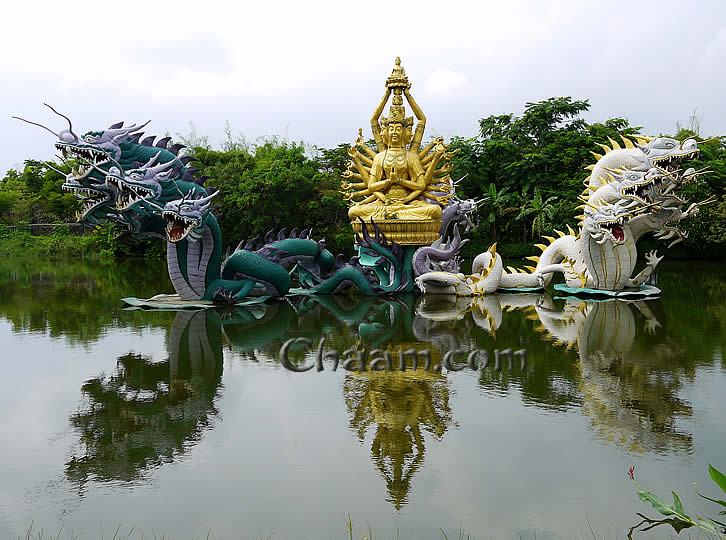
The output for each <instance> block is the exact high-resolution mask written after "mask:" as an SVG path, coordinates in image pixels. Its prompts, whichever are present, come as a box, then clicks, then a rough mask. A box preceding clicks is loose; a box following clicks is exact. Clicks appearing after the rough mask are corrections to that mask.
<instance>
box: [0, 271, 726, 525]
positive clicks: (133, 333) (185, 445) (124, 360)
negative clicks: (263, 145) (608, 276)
mask: <svg viewBox="0 0 726 540" xmlns="http://www.w3.org/2000/svg"><path fill="white" fill-rule="evenodd" d="M164 274H165V271H164V267H163V265H162V264H150V263H148V262H145V261H129V262H125V263H117V264H115V265H108V266H106V265H98V264H91V263H71V262H62V263H50V262H45V261H38V260H14V261H12V260H2V261H0V351H1V352H0V358H1V360H0V410H2V424H0V425H1V426H2V429H0V449H1V450H0V452H1V454H0V455H1V457H2V459H1V460H0V538H17V537H18V536H24V534H25V531H26V530H27V528H28V526H29V524H30V523H31V521H32V522H33V523H34V525H33V527H34V529H35V530H40V529H44V530H45V531H46V532H57V531H58V530H59V528H60V527H61V525H62V526H63V531H64V534H71V533H72V534H75V535H77V536H80V537H84V538H96V537H100V536H101V534H102V533H103V534H104V536H108V537H109V538H110V537H111V536H113V533H114V531H115V530H116V527H117V526H118V525H119V524H121V525H122V526H123V529H122V533H121V534H123V535H126V533H127V532H128V531H129V530H130V529H131V527H135V530H136V531H139V530H143V531H144V532H145V534H146V537H152V535H153V534H156V535H157V536H160V535H161V534H166V536H167V538H168V537H171V538H194V537H196V538H199V537H201V538H204V537H206V536H207V533H208V531H209V530H212V531H213V533H214V536H215V537H216V538H259V537H264V538H267V537H269V536H272V538H314V539H323V538H343V537H347V536H346V535H347V532H346V524H345V522H346V520H347V516H348V515H349V514H350V516H351V519H352V522H353V525H354V527H355V537H356V538H360V537H361V535H362V534H364V533H366V534H367V528H368V525H370V528H371V530H372V531H373V533H374V538H396V537H397V535H398V537H400V538H417V539H418V538H442V533H441V530H440V529H443V530H444V531H445V532H446V534H447V535H448V537H449V538H456V537H457V535H458V531H459V529H460V528H461V529H463V530H465V531H467V532H469V533H471V534H472V537H476V538H507V539H508V538H513V539H514V538H535V537H536V538H539V539H548V538H578V536H579V537H582V538H585V537H591V534H590V531H589V527H590V525H588V521H589V523H590V524H591V526H592V528H593V529H594V530H595V531H596V534H597V537H598V538H600V537H604V538H624V537H625V535H626V533H627V530H628V528H629V527H630V526H632V525H634V524H635V523H636V522H637V521H638V519H637V517H636V516H635V512H636V511H641V512H646V513H650V514H651V515H652V511H650V512H648V508H646V507H645V506H644V505H642V503H640V502H638V500H637V496H636V495H635V493H634V489H633V487H632V485H631V483H630V481H629V479H628V478H627V475H626V471H627V468H628V467H629V466H630V465H631V464H635V465H636V471H637V474H638V476H639V479H640V481H641V483H642V484H644V485H646V486H648V487H651V488H652V489H653V490H654V491H656V492H659V493H661V494H662V495H666V494H668V493H669V492H670V490H671V489H677V490H678V491H679V493H681V496H682V498H683V499H684V501H687V503H686V505H687V506H689V505H691V507H694V506H695V508H696V509H697V510H700V511H704V512H706V511H709V510H710V508H709V507H708V505H707V504H706V505H704V504H703V502H701V501H699V500H698V497H697V495H696V491H697V490H700V491H702V492H706V493H708V494H711V495H715V493H714V492H713V490H712V487H711V485H710V482H709V480H708V475H707V472H706V469H707V464H708V463H709V462H710V463H713V464H714V465H716V466H719V465H720V468H721V469H722V470H726V361H724V359H723V351H724V343H725V342H726V301H725V300H724V298H725V296H724V292H726V273H725V272H724V270H723V269H722V268H721V267H720V266H717V265H707V264H704V263H697V264H695V265H693V266H692V265H690V264H689V265H685V264H684V265H671V266H665V265H664V266H663V268H662V269H661V270H660V275H659V286H660V287H661V288H662V289H663V290H664V294H663V298H662V299H660V300H656V301H649V302H633V303H625V302H592V303H588V302H583V301H579V300H561V299H555V298H553V297H552V296H551V295H546V294H542V295H516V296H512V295H498V296H491V297H486V298H484V299H481V300H479V301H477V302H475V303H474V304H471V305H470V303H469V302H468V301H459V302H454V301H450V300H447V299H443V298H427V299H425V300H423V299H422V298H420V297H403V298H399V299H397V300H381V299H370V298H359V299H355V298H333V297H322V298H297V299H291V301H290V302H284V301H283V302H274V303H271V304H262V305H256V306H251V307H248V308H238V309H236V310H234V311H228V312H217V311H213V310H212V311H207V312H178V313H173V312H147V311H129V310H124V309H122V307H121V303H120V302H119V299H120V298H122V297H125V296H141V297H145V296H150V295H152V294H155V293H157V292H168V291H169V290H170V289H171V287H170V285H169V283H168V282H167V281H166V277H165V275H164ZM291 337H307V338H309V339H311V340H312V341H313V342H314V343H315V344H316V345H317V343H318V342H319V341H320V339H321V338H323V337H324V338H325V351H326V352H330V351H331V350H332V349H337V350H338V351H344V350H346V349H349V348H351V347H356V348H357V349H358V350H361V349H367V350H368V351H370V350H372V349H381V350H388V351H391V352H392V353H393V357H394V358H396V359H397V358H398V356H397V354H398V351H404V350H408V349H411V348H415V349H418V350H423V349H430V350H431V351H432V357H433V360H434V361H435V362H439V361H441V357H442V353H443V352H446V351H448V350H455V349H458V350H462V351H471V350H473V349H475V348H478V349H481V350H483V351H487V352H488V354H489V356H490V365H489V366H488V367H486V368H483V369H478V370H471V369H469V368H465V369H463V370H461V371H458V372H452V371H448V370H443V372H441V373H437V372H425V371H423V370H421V369H419V370H417V371H415V372H414V371H411V370H408V371H406V372H404V373H398V372H395V373H391V372H387V373H386V372H375V373H371V372H367V373H352V372H349V371H346V370H344V369H342V368H339V369H338V370H337V371H332V369H331V368H332V364H331V363H327V364H325V366H326V369H325V370H324V371H322V372H317V371H315V370H311V371H307V372H305V373H294V372H291V371H289V370H287V369H285V368H284V367H283V366H282V365H281V364H280V354H279V351H280V347H281V345H282V344H283V343H284V342H285V341H286V340H287V339H289V338H291ZM507 348H512V349H515V350H516V349H525V350H526V354H527V355H526V364H525V366H524V367H522V366H521V365H520V363H519V361H515V362H513V363H512V365H511V366H510V365H509V363H508V362H507V361H504V362H501V364H500V366H499V369H497V368H496V366H494V365H493V364H494V351H495V350H503V349H507ZM292 356H293V357H294V358H295V359H296V360H297V361H299V362H308V363H309V362H312V361H313V360H314V352H310V351H309V350H308V352H307V353H306V352H305V351H303V350H296V351H295V352H294V353H293V354H292ZM463 356H464V355H459V356H457V358H462V357H463ZM694 484H695V485H694ZM656 531H657V532H656V533H654V534H651V535H650V536H648V535H641V536H636V537H641V538H664V537H667V536H668V535H669V534H670V533H669V532H666V531H664V530H663V531H659V532H658V530H657V529H656ZM137 534H138V533H137V532H135V533H133V537H136V535H137Z"/></svg>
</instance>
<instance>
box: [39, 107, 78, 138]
mask: <svg viewBox="0 0 726 540" xmlns="http://www.w3.org/2000/svg"><path fill="white" fill-rule="evenodd" d="M43 105H45V106H46V107H48V108H49V109H50V110H51V111H53V112H54V113H56V114H57V115H58V116H62V117H63V118H65V119H66V121H67V122H68V131H70V132H71V135H73V136H74V137H75V138H76V139H77V138H78V135H76V134H75V133H73V124H72V123H71V119H70V118H68V117H67V116H66V115H65V114H61V113H59V112H58V111H56V110H55V109H54V108H53V107H52V106H50V105H48V104H47V103H43Z"/></svg>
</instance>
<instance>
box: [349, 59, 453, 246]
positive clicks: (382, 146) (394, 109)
mask: <svg viewBox="0 0 726 540" xmlns="http://www.w3.org/2000/svg"><path fill="white" fill-rule="evenodd" d="M410 89H411V84H410V83H409V82H408V77H407V76H406V72H405V71H404V69H403V67H402V66H401V60H400V59H399V58H396V65H395V66H394V68H393V72H392V73H391V76H390V77H388V79H387V81H386V92H385V94H384V95H383V98H382V99H381V101H380V103H379V104H378V107H376V110H375V111H374V112H373V116H372V118H371V129H372V131H373V137H374V139H375V142H376V147H377V148H376V149H377V150H378V151H377V152H376V151H375V150H373V149H372V148H370V147H369V146H368V145H367V144H366V143H365V141H364V139H363V133H362V130H360V131H359V133H358V139H357V140H356V144H355V145H354V146H353V147H351V148H350V150H349V152H348V154H349V156H350V157H351V158H352V160H351V162H350V164H349V167H348V170H347V171H346V172H345V174H344V177H345V179H346V180H345V181H344V182H343V184H342V187H343V189H344V190H346V193H345V195H346V197H347V199H348V200H350V201H351V202H352V204H351V207H350V209H349V211H348V217H349V218H350V220H351V223H352V225H353V229H354V230H355V231H356V232H360V222H359V220H360V219H362V220H364V221H366V222H370V221H371V220H373V221H375V223H376V224H377V225H378V227H379V228H380V229H381V230H382V231H383V232H384V234H386V236H387V237H388V238H390V239H392V240H394V241H396V242H398V243H399V244H407V245H418V244H428V243H431V242H432V241H434V240H436V238H438V230H439V226H440V224H441V212H442V206H444V205H446V204H447V203H448V196H449V194H450V191H451V177H450V176H449V175H448V172H449V165H448V163H447V161H448V159H449V158H450V154H449V153H448V152H447V149H446V146H445V145H444V144H443V140H442V139H440V138H439V139H434V140H433V141H432V142H431V143H430V144H428V145H427V146H426V147H425V148H424V149H423V150H421V141H422V139H423V134H424V131H425V129H426V116H425V115H424V113H423V111H422V110H421V108H420V107H419V106H418V104H417V103H416V100H415V99H414V98H413V96H412V95H411V92H410ZM391 97H392V99H391ZM404 98H405V99H406V101H408V104H409V105H410V107H411V109H412V110H413V113H414V115H415V116H416V120H418V124H417V125H416V128H415V129H413V126H414V119H413V117H407V116H406V110H405V106H404ZM389 99H391V107H390V112H389V115H388V116H387V117H383V118H381V115H382V113H383V109H384V108H385V106H386V104H387V103H388V100H389ZM349 179H355V180H359V182H356V183H351V182H349V181H348V180H349Z"/></svg>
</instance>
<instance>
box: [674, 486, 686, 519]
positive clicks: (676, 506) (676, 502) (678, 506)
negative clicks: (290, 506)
mask: <svg viewBox="0 0 726 540" xmlns="http://www.w3.org/2000/svg"><path fill="white" fill-rule="evenodd" d="M672 493H673V508H674V509H675V511H676V512H678V513H679V514H685V513H686V512H685V510H684V509H683V503H682V502H681V498H680V497H679V496H678V493H676V492H675V491H673V492H672Z"/></svg>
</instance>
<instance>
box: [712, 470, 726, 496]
mask: <svg viewBox="0 0 726 540" xmlns="http://www.w3.org/2000/svg"><path fill="white" fill-rule="evenodd" d="M708 474H710V475H711V480H713V481H714V482H716V484H717V485H718V487H720V488H721V491H723V492H724V493H726V475H725V474H723V473H722V472H721V471H719V470H718V469H717V468H716V467H714V466H713V465H709V466H708Z"/></svg>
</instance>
